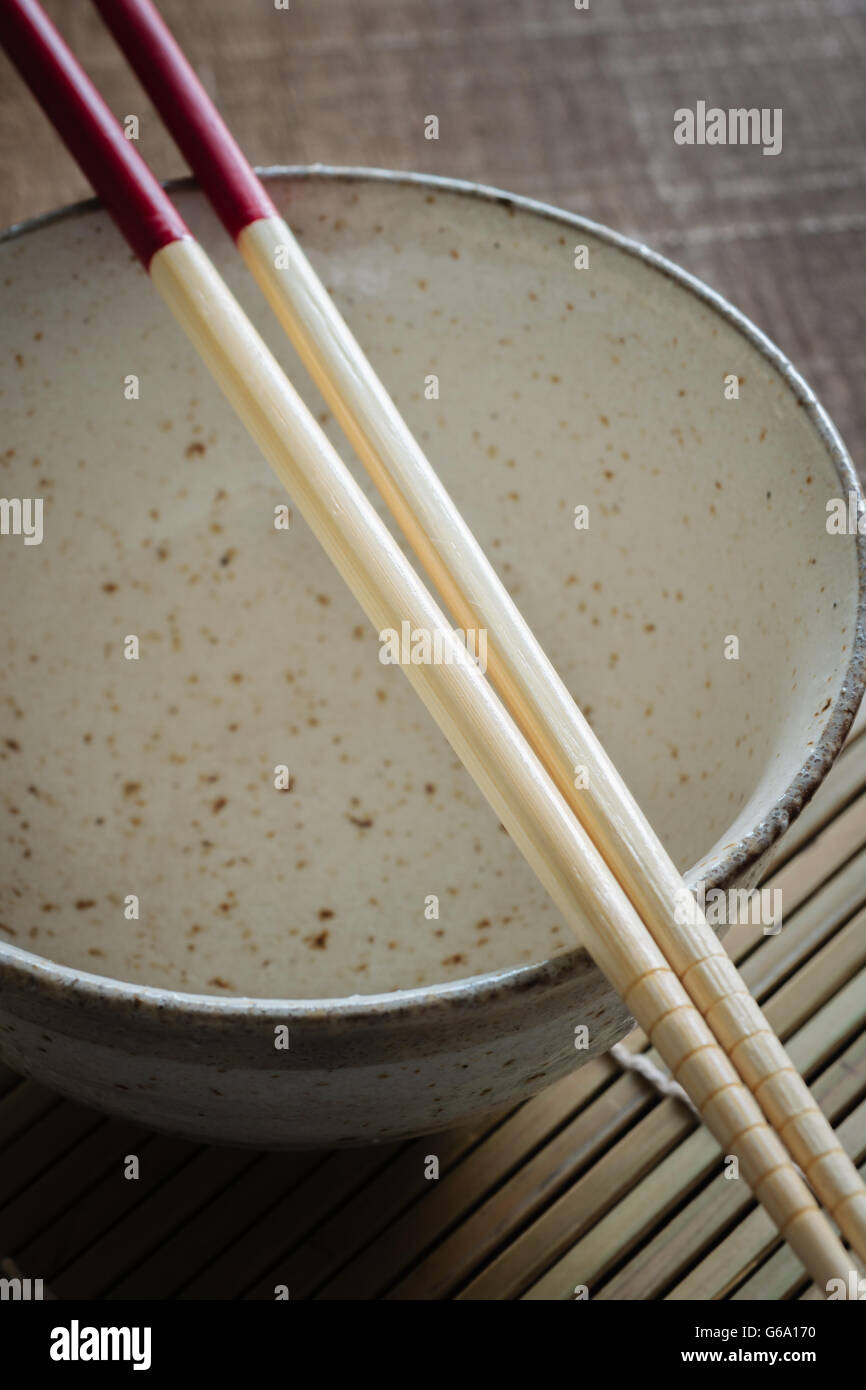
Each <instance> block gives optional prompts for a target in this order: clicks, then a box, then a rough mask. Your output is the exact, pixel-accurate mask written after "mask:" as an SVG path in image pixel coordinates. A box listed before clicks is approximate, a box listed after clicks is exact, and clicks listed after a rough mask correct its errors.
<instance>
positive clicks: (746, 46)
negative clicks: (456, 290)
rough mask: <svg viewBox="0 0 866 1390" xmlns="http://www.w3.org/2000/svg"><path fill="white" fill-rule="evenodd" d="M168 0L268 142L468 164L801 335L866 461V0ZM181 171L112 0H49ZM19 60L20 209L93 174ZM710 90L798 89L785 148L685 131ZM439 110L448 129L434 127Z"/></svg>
mask: <svg viewBox="0 0 866 1390" xmlns="http://www.w3.org/2000/svg"><path fill="white" fill-rule="evenodd" d="M290 5H291V7H290V9H288V10H277V9H276V8H275V7H274V4H273V3H272V0H162V11H163V13H164V15H165V17H166V19H167V20H168V22H169V24H170V25H171V26H172V27H173V28H174V30H175V32H176V33H177V35H178V38H179V39H180V40H181V42H182V43H183V45H184V46H185V48H186V50H187V52H188V53H189V54H190V55H191V57H192V59H193V62H194V63H195V65H196V67H197V69H198V71H199V73H200V75H201V77H202V79H203V80H204V82H205V84H206V86H207V87H208V89H209V90H210V92H211V94H212V95H213V96H214V97H215V98H216V100H217V102H218V103H219V105H220V107H221V109H222V111H223V113H224V114H225V116H226V117H227V118H228V120H229V122H230V124H231V126H232V129H233V130H234V132H235V134H236V135H237V137H238V138H239V140H240V141H241V144H242V145H243V147H244V149H245V151H246V153H247V154H248V156H249V157H250V158H251V159H252V160H253V161H254V162H255V163H257V164H263V165H267V164H278V163H284V164H285V163H313V162H317V161H321V162H324V163H332V164H365V165H378V166H387V167H391V168H397V169H417V170H421V171H424V172H430V173H437V174H449V175H454V176H456V177H460V178H466V179H472V180H475V181H478V182H481V183H489V184H497V185H499V186H500V187H503V188H506V189H510V190H511V191H513V192H516V193H523V194H528V195H530V196H532V197H534V198H539V199H541V200H543V201H546V202H551V203H557V204H559V205H561V206H563V207H567V208H569V209H572V210H573V211H576V212H580V213H583V214H585V215H587V216H588V217H591V218H595V219H597V220H599V221H601V222H605V223H608V224H609V225H610V226H612V227H615V228H617V229H618V230H619V231H623V232H627V233H630V234H633V235H635V236H638V237H640V238H642V239H643V240H645V241H647V242H649V244H650V245H651V246H653V247H654V248H655V249H657V250H659V251H662V252H664V253H665V254H666V255H669V256H670V257H671V258H672V259H674V260H676V261H679V262H680V263H681V264H682V265H684V266H686V267H687V268H688V269H689V270H691V271H693V272H694V273H696V274H697V275H699V276H701V277H702V278H704V279H706V280H707V281H708V282H709V283H710V284H711V285H713V286H714V287H715V288H716V289H718V290H721V291H722V293H723V294H725V295H727V296H728V297H729V298H730V299H731V300H732V301H733V302H734V303H735V304H736V305H737V306H738V307H739V308H741V309H743V310H744V311H745V312H746V313H748V314H749V315H751V316H752V317H753V318H754V319H755V321H756V322H757V323H758V325H759V326H760V327H761V328H763V329H764V331H765V332H767V333H768V334H769V335H770V336H771V337H772V338H774V339H775V340H776V342H778V343H779V345H780V346H781V347H782V348H783V349H784V350H785V351H786V352H787V353H788V355H789V356H790V357H791V359H792V360H793V362H794V363H795V365H796V366H797V367H798V368H799V369H800V371H802V372H803V374H804V375H805V376H806V378H807V380H808V381H809V382H810V384H811V385H812V386H813V388H814V389H815V391H816V392H817V394H818V396H819V398H820V399H821V400H822V401H823V403H824V405H825V406H826V407H827V409H828V410H829V411H830V413H831V415H832V416H833V418H834V419H835V421H836V424H837V425H838V427H839V429H840V430H841V432H842V435H843V437H844V438H845V440H846V442H847V443H848V447H849V449H850V450H851V452H852V454H853V455H854V458H855V461H857V462H858V463H859V461H860V458H861V457H862V450H861V447H860V445H861V439H862V437H863V434H864V426H866V392H864V391H863V390H862V388H861V381H862V378H863V375H864V368H866V350H864V346H863V334H862V322H863V307H862V306H863V304H864V301H866V256H864V230H866V103H864V101H863V88H864V55H866V0H725V2H724V3H721V0H715V3H713V0H590V7H589V9H588V10H576V9H575V8H574V5H573V3H572V0H327V3H325V2H324V0H290ZM45 8H46V9H47V10H48V11H49V12H50V14H51V15H52V17H53V18H54V19H55V20H56V21H57V23H58V24H59V25H60V27H61V29H62V31H63V33H64V34H65V35H66V37H67V38H68V39H69V40H70V41H71V43H72V45H73V47H74V48H75V51H76V53H77V54H78V55H79V57H80V58H81V59H82V60H83V61H84V62H85V64H86V66H87V68H88V69H89V71H90V73H91V75H92V76H93V78H94V79H95V81H96V82H97V84H98V86H99V87H100V88H101V90H102V91H103V93H104V95H105V96H106V98H107V100H108V102H109V103H110V105H111V106H112V108H113V109H114V111H115V112H116V113H117V114H118V115H119V116H125V115H128V114H134V115H138V116H139V118H140V122H141V138H140V144H139V148H140V149H141V151H142V153H143V154H144V155H145V157H146V158H147V159H148V160H149V161H150V163H151V165H152V167H153V168H154V170H155V172H156V173H157V174H158V175H159V176H160V177H161V178H168V177H170V176H171V175H174V174H179V173H182V172H185V170H184V166H183V162H182V160H181V158H180V156H179V155H178V154H177V152H176V151H175V149H174V148H173V146H172V144H171V142H170V140H169V139H168V137H167V136H166V134H165V132H164V131H163V129H162V128H161V126H160V124H159V121H158V120H157V119H156V117H155V115H154V113H153V109H152V107H151V105H150V103H149V102H148V101H147V100H146V98H145V97H144V95H143V93H142V92H141V89H140V87H139V86H138V83H137V82H136V80H135V78H134V77H133V76H132V75H131V74H130V72H129V70H128V69H127V68H126V67H125V65H124V63H123V61H122V60H121V58H120V56H119V53H118V51H117V49H116V48H115V46H114V43H113V41H112V40H111V39H110V38H109V37H108V35H107V34H106V33H105V31H104V30H103V28H102V25H101V22H100V21H99V19H98V17H97V15H96V12H95V10H94V9H93V7H92V5H91V4H90V3H89V0H46V3H45ZM0 62H2V67H0V225H5V224H7V223H9V222H13V221H19V220H21V219H23V218H26V217H30V216H32V215H33V214H34V213H38V212H42V211H45V210H46V209H48V208H51V207H56V206H58V205H59V204H62V203H65V202H68V201H71V200H73V199H77V198H80V197H82V196H84V195H85V193H86V192H87V189H86V185H85V183H84V180H83V179H82V178H81V176H80V175H79V174H78V172H77V170H76V169H75V168H74V167H73V166H72V164H71V162H70V160H69V158H68V156H67V155H66V152H65V150H64V149H63V148H62V147H61V145H60V143H59V141H58V139H57V137H56V136H55V135H54V133H53V132H52V131H51V130H50V129H49V127H48V125H47V122H46V121H45V119H44V118H43V116H42V114H41V112H39V111H38V110H37V109H36V107H35V105H34V103H33V102H32V100H31V99H30V97H29V95H28V94H27V93H26V92H25V91H24V89H23V86H22V84H21V83H20V81H19V80H18V78H17V76H16V75H15V74H13V73H11V72H10V71H9V69H8V66H7V65H6V63H5V61H2V60H0ZM698 100H705V101H706V102H707V103H708V105H718V106H722V107H725V108H727V107H742V106H745V107H752V106H756V107H759V108H761V107H769V108H776V107H781V108H782V110H783V113H784V116H783V148H782V151H781V153H780V154H779V155H777V156H764V155H763V154H762V152H761V149H760V148H759V147H757V146H725V147H714V148H709V147H703V148H700V147H684V146H678V145H676V144H675V143H674V140H673V128H674V121H673V113H674V111H675V110H676V109H677V108H678V107H681V106H694V104H695V103H696V102H697V101H698ZM431 114H433V115H437V116H438V117H439V122H440V131H439V139H438V141H433V140H426V139H425V138H424V118H425V116H427V115H431Z"/></svg>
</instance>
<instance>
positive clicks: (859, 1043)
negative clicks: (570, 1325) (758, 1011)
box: [0, 718, 866, 1301]
mask: <svg viewBox="0 0 866 1390" xmlns="http://www.w3.org/2000/svg"><path fill="white" fill-rule="evenodd" d="M864 729H866V718H860V719H858V721H857V725H856V726H855V730H854V735H853V736H852V738H851V739H850V740H849V742H848V745H847V747H846V749H845V751H844V752H843V754H842V756H841V758H840V759H839V761H838V763H837V765H836V767H835V768H834V769H833V771H832V773H831V774H830V776H829V778H828V779H827V781H826V783H825V784H824V786H823V787H822V789H821V791H820V793H819V794H818V796H817V797H816V798H815V801H814V802H813V803H812V805H811V806H810V807H809V808H808V809H807V810H806V812H805V813H804V815H803V816H802V817H801V818H800V820H799V821H798V823H797V825H796V827H795V828H794V829H793V830H792V832H791V834H790V836H788V837H787V839H786V840H785V841H784V843H783V845H782V846H781V848H780V853H779V855H778V856H777V862H776V865H775V866H774V868H773V871H772V873H771V874H770V876H769V877H768V879H767V880H766V881H765V885H766V886H767V887H770V888H781V889H782V893H783V904H784V922H785V924H784V927H783V930H782V932H781V933H780V934H779V935H778V936H764V935H763V933H762V930H761V928H760V927H755V926H751V925H750V926H736V927H733V928H732V929H731V930H730V932H729V933H728V936H727V938H726V941H727V945H728V948H729V950H730V951H731V953H732V955H733V956H734V958H735V959H736V961H737V962H738V964H739V966H740V969H741V970H742V972H743V974H744V976H745V978H746V980H747V981H748V983H749V985H750V987H751V988H752V990H753V991H754V993H755V994H756V996H757V997H758V998H759V999H760V1000H761V1001H762V1003H763V1004H764V1005H765V1007H766V1010H767V1014H768V1016H769V1018H770V1020H771V1021H772V1023H773V1025H774V1026H775V1028H776V1029H777V1031H778V1032H779V1033H780V1035H781V1036H782V1038H783V1039H785V1040H786V1042H787V1043H788V1046H789V1048H790V1052H791V1055H792V1057H793V1058H794V1060H795V1061H796V1063H797V1065H798V1066H800V1067H801V1069H802V1070H803V1071H804V1073H805V1074H806V1076H807V1077H808V1079H809V1080H810V1082H811V1083H812V1085H813V1087H814V1091H815V1094H816V1096H817V1098H818V1100H819V1102H820V1104H821V1105H822V1107H823V1108H824V1110H825V1111H826V1113H827V1114H828V1116H829V1117H830V1119H831V1120H832V1121H833V1123H834V1124H835V1125H837V1126H838V1130H839V1134H840V1137H841V1139H842V1142H843V1143H844V1144H845V1146H846V1148H847V1149H848V1151H849V1153H850V1154H851V1155H852V1157H854V1159H855V1160H856V1161H857V1162H858V1163H861V1164H864V1163H866V736H863V731H864ZM626 1047H627V1048H628V1049H629V1051H630V1052H632V1053H643V1054H644V1055H646V1056H647V1057H649V1058H650V1059H651V1060H653V1059H654V1054H653V1053H652V1051H651V1050H650V1051H648V1050H647V1045H646V1039H645V1038H644V1037H643V1035H642V1034H641V1033H640V1032H639V1031H638V1032H635V1033H634V1034H632V1035H631V1037H630V1038H629V1039H628V1040H627V1043H626ZM130 1153H135V1154H137V1155H138V1156H139V1158H140V1165H141V1177H140V1179H139V1180H138V1181H136V1182H129V1181H127V1180H126V1179H125V1178H124V1176H123V1165H124V1159H125V1156H126V1155H127V1154H130ZM430 1154H435V1155H436V1156H437V1157H438V1159H439V1168H440V1177H439V1179H438V1180H434V1181H430V1180H428V1179H426V1178H425V1176H424V1169H425V1159H426V1157H427V1156H428V1155H430ZM0 1255H5V1256H7V1257H11V1258H12V1259H13V1260H14V1262H15V1264H16V1265H17V1267H18V1268H19V1269H20V1270H21V1271H22V1272H23V1273H24V1275H25V1276H29V1277H31V1278H42V1279H44V1281H45V1283H46V1284H47V1285H48V1286H49V1288H50V1290H51V1291H52V1292H53V1294H54V1295H55V1296H56V1297H57V1298H59V1299H67V1298H77V1299H137V1298H142V1299H214V1300H232V1299H239V1298H245V1299H250V1298H251V1299H272V1298H273V1297H274V1290H275V1287H276V1286H277V1285H286V1286H287V1287H288V1289H289V1293H290V1297H291V1298H296V1299H297V1298H301V1299H307V1298H317V1299H319V1298H323V1299H344V1300H366V1299H379V1298H389V1299H415V1300H430V1299H452V1298H459V1299H484V1300H494V1301H499V1300H507V1299H514V1298H529V1299H557V1300H558V1299H566V1298H572V1297H574V1290H575V1287H576V1286H578V1285H585V1286H587V1287H588V1288H589V1291H590V1295H591V1297H592V1298H595V1299H618V1300H622V1299H626V1300H634V1299H637V1300H647V1299H660V1298H668V1299H692V1300H710V1299H719V1298H735V1299H773V1300H775V1299H790V1298H799V1297H803V1298H810V1297H812V1296H814V1290H812V1289H810V1288H809V1286H808V1280H807V1278H806V1276H805V1275H804V1273H803V1271H802V1268H801V1266H800V1265H799V1264H798V1262H797V1261H796V1259H795V1258H794V1257H793V1256H792V1255H791V1254H790V1252H789V1251H788V1250H787V1247H784V1246H780V1243H779V1241H778V1239H777V1237H776V1235H775V1232H774V1230H773V1227H772V1226H771V1224H770V1222H769V1220H768V1218H767V1217H766V1216H765V1215H764V1213H763V1211H761V1210H760V1209H757V1208H756V1207H755V1204H754V1202H753V1201H752V1200H751V1198H750V1195H749V1192H748V1189H747V1188H746V1187H745V1185H744V1184H743V1183H741V1182H731V1181H728V1180H727V1179H726V1178H725V1177H724V1176H723V1164H722V1156H721V1154H720V1151H719V1149H718V1146H717V1145H716V1144H715V1141H714V1140H713V1139H712V1138H711V1136H710V1135H709V1134H708V1133H707V1132H706V1131H705V1130H704V1129H702V1128H701V1127H699V1126H698V1125H697V1124H696V1122H695V1120H694V1118H693V1116H692V1115H691V1113H690V1111H689V1110H688V1109H687V1108H686V1107H685V1106H684V1105H683V1104H682V1103H681V1102H680V1101H679V1100H677V1099H672V1098H663V1097H662V1096H660V1095H659V1093H658V1092H657V1091H656V1090H655V1089H654V1087H653V1085H652V1084H651V1083H650V1082H649V1081H647V1080H646V1079H645V1078H644V1077H643V1076H641V1075H638V1074H636V1073H635V1072H633V1071H631V1070H623V1068H622V1067H621V1066H620V1065H619V1064H618V1063H617V1062H616V1061H615V1060H613V1059H612V1058H611V1057H609V1056H608V1057H603V1058H601V1059H599V1060H597V1061H595V1062H591V1063H589V1064H588V1065H586V1066H584V1067H583V1068H581V1069H580V1070H578V1071H576V1072H574V1073H573V1074H572V1075H571V1076H568V1077H566V1078H565V1079H564V1080H562V1081H560V1082H558V1083H557V1084H556V1085H554V1086H551V1087H550V1088H549V1089H548V1090H546V1091H543V1092H542V1093H541V1094H540V1095H538V1096H536V1097H534V1098H533V1099H532V1100H530V1101H527V1102H526V1103H525V1104H523V1105H522V1106H520V1107H519V1108H518V1109H517V1110H515V1111H514V1112H512V1113H510V1114H507V1115H505V1116H501V1117H500V1118H499V1119H498V1120H496V1121H495V1122H488V1123H487V1124H484V1125H480V1126H477V1127H474V1128H470V1129H464V1130H458V1131H452V1132H449V1133H446V1134H437V1135H433V1136H429V1137H426V1138H423V1139H419V1140H416V1141H413V1142H409V1143H402V1144H390V1145H385V1146H382V1147H377V1148H370V1149H357V1150H345V1151H341V1152H337V1153H304V1154H287V1155H274V1154H256V1153H251V1152H249V1151H246V1150H244V1151H239V1150H231V1149H220V1148H206V1147H201V1146H196V1145H194V1144H190V1143H185V1142H182V1141H180V1140H174V1139H169V1138H165V1137H164V1136H161V1135H155V1134H149V1133H147V1132H146V1131H144V1130H142V1129H140V1128H139V1127H137V1126H135V1125H133V1124H130V1123H128V1122H126V1121H120V1120H112V1119H105V1118H103V1117H101V1116H100V1115H98V1114H96V1113H95V1112H93V1111H91V1110H88V1109H85V1108H84V1107H83V1106H79V1105H76V1104H73V1103H72V1102H69V1101H66V1100H63V1099H61V1098H60V1097H58V1096H56V1095H54V1094H53V1093H52V1092H51V1091H48V1090H46V1089H45V1088H44V1087H42V1086H39V1085H37V1084H36V1083H35V1082H33V1081H29V1080H21V1079H19V1078H18V1077H16V1076H15V1075H14V1074H13V1073H12V1072H10V1071H8V1070H2V1071H0Z"/></svg>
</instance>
